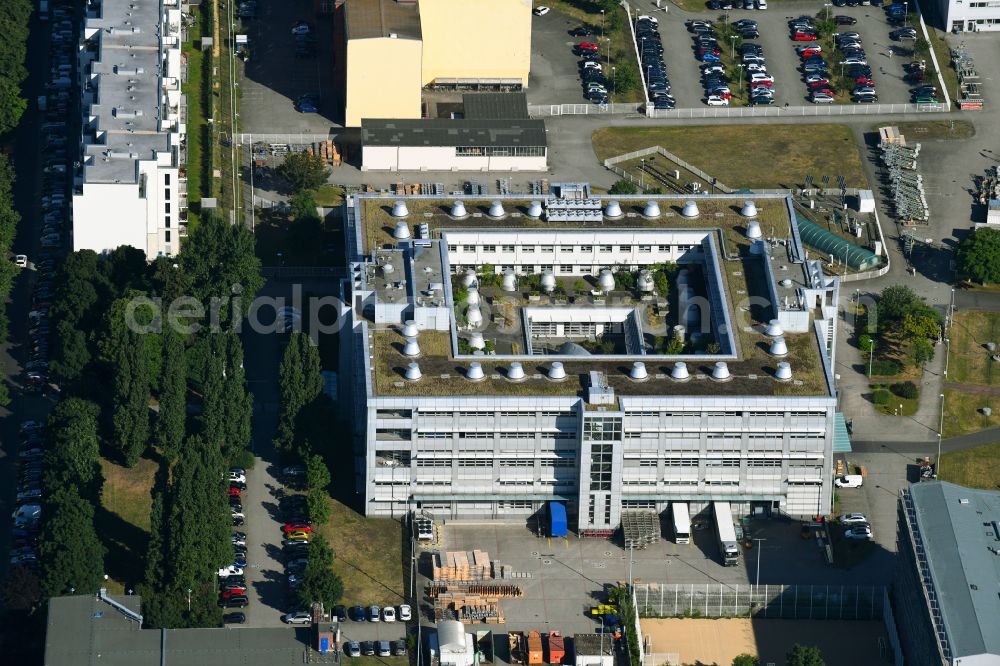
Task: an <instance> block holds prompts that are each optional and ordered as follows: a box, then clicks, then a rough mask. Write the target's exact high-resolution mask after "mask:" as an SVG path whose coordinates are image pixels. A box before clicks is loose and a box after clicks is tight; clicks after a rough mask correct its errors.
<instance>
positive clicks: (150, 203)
mask: <svg viewBox="0 0 1000 666" xmlns="http://www.w3.org/2000/svg"><path fill="white" fill-rule="evenodd" d="M88 7H89V8H88V11H87V18H86V23H85V28H84V34H83V43H82V45H81V50H80V60H79V63H80V86H81V90H82V95H83V109H84V111H83V114H84V118H83V137H82V168H81V169H80V171H79V172H78V173H77V175H76V181H75V184H74V185H75V188H74V194H73V249H74V250H82V249H91V250H94V251H96V252H106V251H109V250H113V249H114V248H116V247H119V246H122V245H130V246H132V247H135V248H137V249H140V250H142V251H143V252H145V253H146V257H147V259H150V260H152V259H155V258H156V257H157V256H160V255H167V256H169V255H174V254H176V253H177V252H178V251H179V250H180V237H181V236H182V235H183V234H184V233H185V224H186V212H185V211H186V209H187V190H186V188H187V178H186V177H185V172H184V170H183V166H182V162H183V156H182V153H181V151H182V147H183V144H184V139H185V134H186V130H185V125H184V114H185V110H184V103H185V102H184V96H183V95H182V94H181V79H182V77H183V73H182V55H181V42H182V33H181V30H182V28H181V10H180V6H179V3H178V0H162V1H159V2H154V3H146V2H134V0H101V1H100V2H97V3H95V4H92V5H89V6H88Z"/></svg>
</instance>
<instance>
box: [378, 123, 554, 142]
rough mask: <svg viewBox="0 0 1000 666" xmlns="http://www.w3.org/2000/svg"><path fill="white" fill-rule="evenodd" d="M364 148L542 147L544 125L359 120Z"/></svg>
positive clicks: (544, 139)
mask: <svg viewBox="0 0 1000 666" xmlns="http://www.w3.org/2000/svg"><path fill="white" fill-rule="evenodd" d="M361 144H362V145H363V146H544V145H546V137H545V121H543V120H520V119H510V120H503V119H482V120H479V119H468V118H466V119H464V120H451V119H448V118H419V119H404V120H380V119H371V118H364V119H362V120H361Z"/></svg>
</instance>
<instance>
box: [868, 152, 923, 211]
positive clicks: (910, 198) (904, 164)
mask: <svg viewBox="0 0 1000 666" xmlns="http://www.w3.org/2000/svg"><path fill="white" fill-rule="evenodd" d="M879 147H880V148H881V150H882V161H883V163H885V168H886V171H887V173H888V178H889V182H888V186H887V188H886V189H887V194H888V196H889V197H890V198H891V199H892V201H893V204H894V206H895V214H896V217H897V218H898V219H899V220H902V221H903V222H904V223H907V222H927V221H928V220H929V219H930V209H929V208H928V207H927V197H926V195H925V193H924V182H923V181H924V178H923V176H921V175H920V174H919V173H918V171H917V157H918V156H919V155H920V144H919V143H917V144H913V145H909V146H907V145H900V144H898V143H882V144H881V145H880V146H879Z"/></svg>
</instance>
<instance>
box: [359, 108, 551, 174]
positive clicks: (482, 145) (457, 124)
mask: <svg viewBox="0 0 1000 666" xmlns="http://www.w3.org/2000/svg"><path fill="white" fill-rule="evenodd" d="M462 100H463V104H462V108H463V111H462V112H461V115H462V118H455V119H449V118H428V119H423V120H371V119H367V118H366V119H364V120H362V121H361V169H362V170H363V171H369V170H376V171H379V170H384V171H453V170H454V171H545V170H546V169H547V168H548V159H547V153H548V150H547V147H546V144H547V141H546V137H545V122H544V121H542V120H531V119H530V118H528V103H527V99H526V98H525V95H524V93H478V94H467V95H463V97H462Z"/></svg>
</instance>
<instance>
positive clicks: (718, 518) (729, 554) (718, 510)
mask: <svg viewBox="0 0 1000 666" xmlns="http://www.w3.org/2000/svg"><path fill="white" fill-rule="evenodd" d="M712 511H713V513H715V534H716V536H717V537H718V541H719V554H720V555H721V556H722V563H723V564H724V565H725V566H727V567H735V566H738V565H739V563H740V544H739V542H738V541H736V528H735V527H734V526H733V512H732V509H731V508H730V507H729V502H712Z"/></svg>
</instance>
